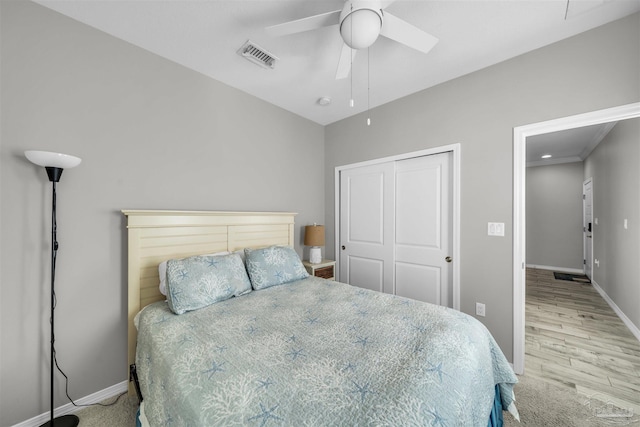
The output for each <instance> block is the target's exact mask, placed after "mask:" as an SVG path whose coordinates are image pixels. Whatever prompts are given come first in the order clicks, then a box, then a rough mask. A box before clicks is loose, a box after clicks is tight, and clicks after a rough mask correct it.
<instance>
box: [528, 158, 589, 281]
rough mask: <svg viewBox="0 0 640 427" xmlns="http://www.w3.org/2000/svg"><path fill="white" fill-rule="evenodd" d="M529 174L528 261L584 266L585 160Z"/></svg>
mask: <svg viewBox="0 0 640 427" xmlns="http://www.w3.org/2000/svg"><path fill="white" fill-rule="evenodd" d="M526 174H527V176H526V198H527V200H526V203H525V204H526V217H527V231H526V233H527V236H526V242H527V248H526V256H527V264H528V265H538V266H547V267H558V268H568V269H578V270H582V267H583V265H582V259H583V247H582V245H583V243H582V240H583V239H582V183H583V181H584V178H583V177H584V165H583V162H574V163H564V164H557V165H549V166H535V167H528V168H527V172H526Z"/></svg>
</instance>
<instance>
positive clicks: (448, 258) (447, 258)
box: [444, 256, 453, 262]
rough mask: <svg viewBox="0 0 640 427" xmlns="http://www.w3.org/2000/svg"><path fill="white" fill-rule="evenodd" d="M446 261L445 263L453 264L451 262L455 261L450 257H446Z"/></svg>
mask: <svg viewBox="0 0 640 427" xmlns="http://www.w3.org/2000/svg"><path fill="white" fill-rule="evenodd" d="M444 260H445V261H447V262H451V261H452V260H453V258H451V257H450V256H448V257H446V258H445V259H444Z"/></svg>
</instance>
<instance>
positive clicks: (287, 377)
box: [123, 211, 517, 427]
mask: <svg viewBox="0 0 640 427" xmlns="http://www.w3.org/2000/svg"><path fill="white" fill-rule="evenodd" d="M123 212H124V213H125V215H126V216H127V228H128V235H129V238H128V251H129V254H128V258H129V272H128V275H129V364H130V366H131V365H135V367H136V373H137V377H138V379H139V384H140V389H141V392H142V396H143V398H144V401H143V404H142V405H141V413H140V417H139V419H140V422H141V424H142V425H150V426H159V425H184V426H188V425H193V426H213V425H224V426H226V425H256V426H268V425H274V426H275V425H293V426H304V425H310V426H311V425H388V426H392V425H393V426H396V425H439V426H450V425H464V426H483V427H484V426H487V425H500V424H501V421H502V409H505V410H506V409H509V411H511V412H512V413H513V414H514V415H516V416H517V411H516V410H515V405H514V397H513V385H514V384H515V383H516V382H517V379H516V377H515V374H514V373H513V371H512V369H511V367H510V365H509V364H508V363H507V361H506V359H505V358H504V355H503V354H502V352H501V351H500V349H499V347H498V346H497V344H496V343H495V341H494V339H493V337H492V336H491V334H490V333H489V332H488V331H487V330H486V328H485V327H484V326H483V325H482V324H481V323H480V322H478V321H477V320H475V319H474V318H472V317H470V316H467V315H465V314H463V313H460V312H457V311H455V310H452V309H448V308H445V307H440V306H435V305H431V304H426V303H421V302H417V301H413V300H410V299H407V298H402V297H397V296H393V295H387V294H382V293H379V292H374V291H369V290H366V289H361V288H356V287H352V286H350V285H347V284H344V283H339V282H335V281H330V280H325V279H321V278H316V277H307V276H308V275H307V274H306V271H304V269H303V268H302V270H301V267H302V266H301V263H300V262H299V258H297V254H295V252H294V251H293V249H291V247H293V246H294V243H295V240H294V236H295V228H294V227H295V226H294V218H295V214H293V213H259V212H257V213H254V212H183V211H123ZM245 249H246V251H245ZM202 254H207V255H205V256H201V255H202ZM242 255H244V256H245V257H244V259H242ZM238 259H242V260H241V261H238ZM166 260H170V261H168V263H167V267H166V268H167V273H166V279H167V281H168V286H167V296H166V297H165V295H163V294H162V293H161V292H160V290H159V286H158V284H159V274H158V265H159V264H160V263H161V262H163V261H166ZM274 260H276V261H274ZM283 260H284V261H283ZM296 262H297V263H296ZM278 263H280V264H278ZM276 264H277V265H278V268H276V269H275V270H273V271H272V270H269V268H271V267H273V265H276ZM298 264H299V265H298ZM207 268H215V269H216V273H215V275H216V276H215V277H216V278H215V280H213V282H212V280H209V279H207V281H206V286H209V285H210V284H211V283H214V284H213V285H212V286H213V288H215V289H216V292H223V293H224V295H223V296H222V297H221V296H220V295H222V294H215V295H214V294H212V293H211V292H208V291H207V292H205V293H204V295H205V296H204V299H201V296H202V295H201V294H202V293H200V294H198V298H196V299H194V298H192V294H191V293H190V292H191V291H190V289H193V287H194V283H198V284H202V283H204V282H198V280H199V279H197V280H196V279H195V277H204V276H201V274H204V275H209V274H210V273H209V272H208V271H209V270H207V271H206V272H205V269H207ZM203 272H204V273H203ZM231 272H232V273H231ZM247 272H248V274H246V273H247ZM187 273H188V274H187ZM242 274H246V276H247V277H248V278H249V280H248V283H249V285H248V286H249V288H248V289H247V281H246V280H245V279H244V278H243V277H240V276H241V275H242ZM199 275H200V276H199ZM206 277H209V276H206ZM220 277H222V278H223V279H220ZM229 277H232V278H229ZM227 278H228V279H227ZM227 281H228V283H230V284H231V285H230V286H228V285H225V286H221V284H222V283H227ZM274 283H275V284H274ZM187 286H188V287H187ZM198 286H199V285H198ZM203 286H204V285H203ZM222 288H224V289H222ZM220 289H222V290H220ZM185 295H187V296H188V297H185ZM212 295H213V298H214V299H215V301H214V302H213V303H211V300H209V299H207V298H211V297H212ZM225 295H226V297H225ZM230 295H233V296H230ZM189 304H195V305H189ZM176 313H179V314H176ZM136 325H137V328H136ZM132 390H133V388H132Z"/></svg>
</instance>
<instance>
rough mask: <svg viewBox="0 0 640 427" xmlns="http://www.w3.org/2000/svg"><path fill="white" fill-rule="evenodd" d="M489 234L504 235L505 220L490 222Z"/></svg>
mask: <svg viewBox="0 0 640 427" xmlns="http://www.w3.org/2000/svg"><path fill="white" fill-rule="evenodd" d="M487 234H488V235H489V236H501V237H504V222H490V223H489V225H488V226H487Z"/></svg>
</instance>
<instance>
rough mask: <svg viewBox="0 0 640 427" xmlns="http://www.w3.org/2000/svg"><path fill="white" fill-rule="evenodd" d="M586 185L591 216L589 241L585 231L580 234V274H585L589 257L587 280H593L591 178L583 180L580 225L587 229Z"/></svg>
mask: <svg viewBox="0 0 640 427" xmlns="http://www.w3.org/2000/svg"><path fill="white" fill-rule="evenodd" d="M587 184H591V212H589V213H590V214H591V224H592V225H591V239H588V238H587V232H586V230H583V232H582V252H583V259H584V260H585V261H584V264H583V266H582V272H583V273H584V274H586V273H587V264H586V261H587V256H589V266H590V267H591V270H590V271H589V279H593V229H594V225H595V224H594V222H593V221H594V219H593V177H589V178H588V179H585V180H584V182H583V183H582V195H583V198H582V225H583V227H587V224H586V223H585V219H586V216H587V206H586V199H585V197H584V196H585V191H584V189H585V187H586V186H587ZM587 246H591V251H589V253H590V254H591V255H589V254H588V253H587Z"/></svg>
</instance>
